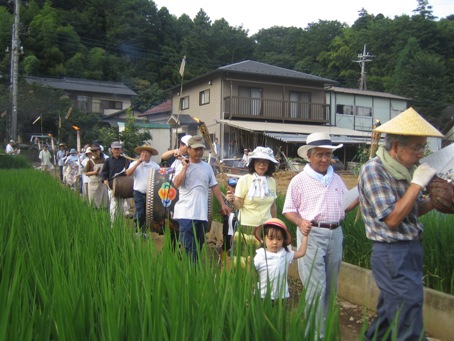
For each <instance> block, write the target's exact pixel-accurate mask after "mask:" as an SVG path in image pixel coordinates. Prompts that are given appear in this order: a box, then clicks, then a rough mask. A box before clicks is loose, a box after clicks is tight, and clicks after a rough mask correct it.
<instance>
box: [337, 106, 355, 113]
mask: <svg viewBox="0 0 454 341" xmlns="http://www.w3.org/2000/svg"><path fill="white" fill-rule="evenodd" d="M353 109H354V107H353V105H343V104H338V105H337V106H336V114H341V115H353Z"/></svg>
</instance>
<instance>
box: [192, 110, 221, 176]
mask: <svg viewBox="0 0 454 341" xmlns="http://www.w3.org/2000/svg"><path fill="white" fill-rule="evenodd" d="M194 119H195V120H196V121H197V122H199V130H200V133H201V134H202V137H203V139H204V140H205V143H206V144H207V145H208V146H209V147H210V150H211V153H212V155H214V158H215V159H216V164H217V165H218V167H219V170H220V171H221V173H222V174H224V167H222V164H221V162H220V161H219V158H218V154H217V153H216V151H215V150H214V147H213V143H211V139H210V132H209V131H208V127H207V126H206V124H205V122H203V121H201V120H199V119H198V118H196V117H194ZM209 162H210V160H208V163H209Z"/></svg>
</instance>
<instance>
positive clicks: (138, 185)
mask: <svg viewBox="0 0 454 341" xmlns="http://www.w3.org/2000/svg"><path fill="white" fill-rule="evenodd" d="M134 151H135V152H136V154H139V155H140V157H139V159H138V160H137V161H134V162H133V163H131V164H130V165H129V168H128V169H127V170H126V175H132V176H133V177H134V192H133V196H134V205H135V208H136V210H135V212H134V221H135V222H136V224H138V225H139V227H140V230H141V233H142V237H144V238H147V237H148V234H147V227H146V225H145V222H146V216H147V215H146V213H147V211H146V208H147V183H148V176H149V174H150V172H155V171H156V170H159V168H160V167H159V165H158V164H157V163H156V162H154V161H153V160H151V157H152V156H153V155H158V151H157V150H156V149H154V148H153V147H151V146H150V145H149V144H144V145H142V146H139V147H137V148H136V149H134Z"/></svg>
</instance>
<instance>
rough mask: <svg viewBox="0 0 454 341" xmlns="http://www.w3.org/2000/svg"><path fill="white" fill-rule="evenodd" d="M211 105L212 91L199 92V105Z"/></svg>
mask: <svg viewBox="0 0 454 341" xmlns="http://www.w3.org/2000/svg"><path fill="white" fill-rule="evenodd" d="M208 103H210V90H204V91H200V92H199V105H204V104H208Z"/></svg>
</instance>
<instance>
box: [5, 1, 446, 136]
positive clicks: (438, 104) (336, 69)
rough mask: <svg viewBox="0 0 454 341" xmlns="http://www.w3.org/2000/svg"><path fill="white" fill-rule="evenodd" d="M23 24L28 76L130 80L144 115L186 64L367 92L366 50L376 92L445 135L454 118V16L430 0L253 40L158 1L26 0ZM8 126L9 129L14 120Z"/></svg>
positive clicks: (192, 72) (192, 71)
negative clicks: (392, 13)
mask: <svg viewBox="0 0 454 341" xmlns="http://www.w3.org/2000/svg"><path fill="white" fill-rule="evenodd" d="M13 12H14V1H9V0H0V47H1V48H0V76H1V78H0V88H1V91H0V112H3V111H5V110H9V108H10V104H9V103H10V98H9V78H10V61H11V58H10V52H9V50H10V49H11V28H12V24H13V20H14V18H13ZM282 15H285V13H282ZM320 15H321V16H322V15H323V13H321V14H320ZM20 21H21V30H20V43H21V46H22V47H23V54H22V55H21V57H20V66H19V72H20V76H25V75H33V76H47V77H77V78H88V79H96V80H113V81H121V82H123V83H125V84H127V85H128V86H129V87H131V88H132V89H134V90H135V91H136V92H137V93H138V94H139V95H138V96H137V97H136V98H135V100H134V106H135V107H136V108H138V109H141V110H145V109H148V108H149V107H150V106H151V105H152V104H153V103H156V102H157V101H159V100H162V99H163V98H164V97H165V92H164V90H165V89H167V88H169V87H170V86H172V85H175V84H178V83H179V82H180V75H179V74H178V70H179V65H180V62H181V59H182V57H183V56H184V55H186V56H187V64H186V70H185V76H184V77H185V79H190V78H193V77H195V76H197V75H200V74H203V73H206V72H209V71H212V70H213V69H216V68H218V67H220V66H223V65H227V64H231V63H235V62H238V61H242V60H247V59H251V60H256V61H261V62H265V63H269V64H273V65H277V66H281V67H285V68H289V69H294V70H297V71H302V72H306V73H309V74H314V75H318V76H322V77H326V78H330V79H333V80H336V81H338V82H339V85H340V86H346V87H353V88H357V87H359V77H360V67H359V65H358V63H356V62H355V60H357V55H358V54H359V53H362V51H363V46H364V44H367V50H368V52H369V53H370V54H372V55H373V56H374V57H373V61H372V62H369V63H368V64H367V87H368V89H369V90H377V91H386V92H390V93H393V94H397V95H401V96H405V97H407V98H409V99H410V100H411V101H410V104H411V105H413V106H414V107H415V108H416V109H417V110H418V111H419V112H420V113H422V114H423V115H425V116H426V117H427V118H429V119H430V120H431V121H432V122H433V123H434V124H435V125H437V126H438V127H440V126H442V125H443V124H444V123H445V122H446V119H447V118H446V117H442V116H441V113H442V110H443V109H444V108H445V107H446V106H447V105H448V104H450V103H454V98H453V97H454V14H453V15H450V16H449V17H447V18H435V17H434V16H433V14H432V11H431V6H430V3H429V1H427V0H415V10H414V14H413V15H412V16H407V15H402V16H396V17H394V18H391V19H390V18H385V17H384V16H383V15H381V14H369V13H367V11H365V10H362V11H360V12H359V14H358V19H357V20H356V21H355V23H354V24H353V25H352V26H348V25H346V24H344V23H341V22H339V21H325V20H323V18H322V17H321V18H320V20H319V21H318V22H314V23H311V24H309V25H308V26H307V27H305V28H296V27H272V28H270V29H262V30H260V31H259V32H258V33H257V34H255V35H253V36H249V35H248V32H247V31H246V30H245V29H243V27H231V26H230V25H229V23H228V22H227V21H225V20H224V19H221V20H215V21H212V20H211V19H210V17H209V13H205V12H204V11H203V10H201V11H200V12H199V13H198V14H197V16H196V17H195V18H190V17H188V16H187V15H182V16H180V17H178V18H177V17H176V16H174V15H172V13H169V11H168V10H167V9H166V8H165V7H162V8H157V6H156V4H155V3H154V2H153V1H148V0H121V1H118V0H77V1H76V0H48V1H43V0H35V1H25V0H23V1H22V5H21V8H20ZM19 91H20V94H19V97H20V98H21V101H20V102H19V104H18V115H19V120H20V119H21V117H28V116H31V115H33V113H32V112H31V110H32V109H31V107H33V108H34V109H33V111H34V112H35V113H36V111H38V110H41V111H43V110H44V111H46V112H51V113H52V112H56V111H58V110H60V111H61V110H63V107H64V104H62V103H60V104H58V100H56V101H52V102H51V103H44V102H43V101H42V98H41V99H40V98H35V97H36V96H35V95H34V94H31V92H30V91H29V89H28V88H27V87H26V86H22V87H20V89H19ZM21 91H22V92H21ZM38 108H39V109H38ZM4 116H5V115H4ZM0 120H2V121H0V122H2V125H3V124H4V120H5V117H2V118H0ZM2 130H3V129H2Z"/></svg>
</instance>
